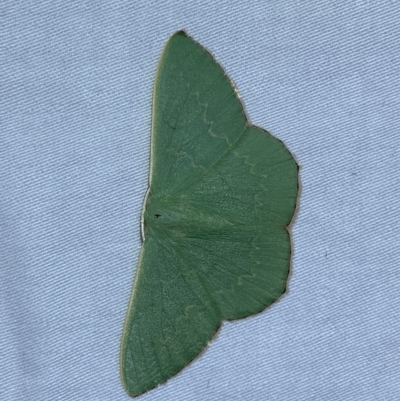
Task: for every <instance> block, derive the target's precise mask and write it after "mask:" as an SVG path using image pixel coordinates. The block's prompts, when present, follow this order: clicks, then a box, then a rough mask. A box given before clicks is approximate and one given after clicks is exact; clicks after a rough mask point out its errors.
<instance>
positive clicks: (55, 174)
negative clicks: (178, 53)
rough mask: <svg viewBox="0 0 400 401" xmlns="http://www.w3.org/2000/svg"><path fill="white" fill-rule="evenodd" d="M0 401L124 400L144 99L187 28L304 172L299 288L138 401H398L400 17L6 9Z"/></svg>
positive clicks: (173, 4) (297, 238)
mask: <svg viewBox="0 0 400 401" xmlns="http://www.w3.org/2000/svg"><path fill="white" fill-rule="evenodd" d="M1 18H2V19H1V29H2V31H3V34H2V38H3V39H2V56H1V67H2V73H1V91H2V94H1V97H0V101H1V145H0V146H1V176H0V177H1V211H0V212H1V216H0V223H1V230H2V231H1V248H0V252H1V254H0V264H1V270H0V280H1V282H0V286H1V287H0V366H1V374H0V399H1V400H4V401H14V400H15V401H28V400H29V401H38V400H40V401H47V400H49V401H50V400H51V401H53V400H63V401H82V400H85V401H91V400H93V401H103V400H104V401H109V400H113V401H116V400H128V399H130V398H129V397H128V396H127V395H126V394H125V392H124V390H123V388H122V386H121V383H120V378H119V366H118V363H119V360H118V358H119V343H120V336H121V331H122V325H123V321H124V317H125V312H126V308H127V303H128V298H129V294H130V291H131V285H132V281H133V276H134V271H135V268H136V263H137V257H138V252H139V249H140V234H139V218H140V210H141V207H142V200H143V197H144V193H145V190H146V186H147V178H148V167H149V145H150V142H149V141H150V122H151V110H150V107H151V90H152V84H153V80H154V74H155V68H156V64H157V62H158V59H159V56H160V52H161V50H162V47H163V45H164V44H165V42H166V40H167V39H168V37H169V36H170V35H172V34H173V33H174V32H175V31H177V30H179V29H186V30H187V32H188V33H189V34H190V35H191V36H193V37H194V38H195V39H196V40H198V41H199V42H200V43H202V44H203V45H204V46H206V47H207V48H208V49H209V50H210V51H211V52H212V53H213V54H214V56H215V57H216V59H217V60H218V61H219V62H220V63H221V64H222V66H223V67H224V68H225V69H226V71H227V72H228V73H229V75H230V77H231V78H232V79H233V80H234V81H235V83H236V84H237V86H238V89H239V91H240V94H241V96H242V98H243V101H244V103H245V105H246V109H247V112H248V115H249V118H250V120H251V121H252V122H253V123H254V124H256V125H259V126H261V127H263V128H265V129H268V130H270V131H271V132H272V133H273V134H275V135H276V136H277V137H279V138H280V139H281V140H283V141H284V142H285V143H286V144H287V146H288V147H289V149H290V150H291V151H292V152H293V154H294V155H295V156H296V158H297V160H298V162H299V164H300V165H301V170H300V172H301V182H302V193H301V198H300V204H299V208H298V214H297V219H296V221H295V223H294V225H293V231H292V232H293V245H294V255H293V265H292V276H291V279H290V282H289V292H288V293H287V294H286V295H285V296H284V297H282V298H281V300H280V301H279V302H277V303H276V304H274V305H273V306H272V307H271V308H269V309H268V310H266V311H265V312H263V313H261V314H259V315H257V316H255V317H252V318H248V319H244V320H241V321H237V322H232V323H225V324H224V325H223V327H222V329H221V330H220V332H219V334H218V336H217V337H216V338H215V339H214V340H213V341H212V343H211V346H210V347H209V348H208V349H207V350H206V351H205V352H204V353H203V354H202V355H201V356H200V358H198V359H197V360H196V361H195V362H193V363H192V364H191V365H190V366H188V367H187V368H186V369H185V370H184V371H182V372H181V373H180V374H179V375H178V376H176V377H175V378H173V379H171V380H170V381H168V382H167V383H166V384H165V385H162V386H160V387H159V388H157V389H156V390H153V391H151V392H149V393H147V394H146V395H144V396H143V397H142V398H141V399H143V400H149V401H156V400H160V401H161V400H162V401H169V400H171V401H172V400H173V401H187V400H190V401H197V400H198V401H211V400H213V401H214V400H229V401H232V400H245V401H246V400H249V401H250V400H251V401H252V400H256V401H258V400H285V401H286V400H291V401H292V400H293V401H303V400H304V401H310V400H335V401H337V400H341V401H350V400H355V401H359V400H363V401H368V400H371V401H372V400H374V401H376V400H382V401H383V400H384V401H389V400H400V386H399V378H400V263H399V262H400V246H399V240H400V229H399V218H400V207H399V201H400V178H399V177H400V47H399V46H400V23H399V21H400V3H399V2H398V1H394V0H393V1H389V0H388V1H384V0H382V1H379V2H378V1H377V2H374V1H368V0H364V1H362V0H359V1H352V2H344V1H343V2H340V1H320V0H318V1H278V0H277V1H272V0H271V1H266V0H259V1H243V2H241V1H226V0H224V1H181V2H178V1H172V0H166V1H163V2H161V1H144V0H141V1H137V0H135V1H128V0H121V1H113V0H107V1H106V0H98V1H89V0H88V1H83V0H82V1H39V0H31V1H28V0H25V1H15V0H12V1H9V0H6V1H4V0H3V2H2V17H1Z"/></svg>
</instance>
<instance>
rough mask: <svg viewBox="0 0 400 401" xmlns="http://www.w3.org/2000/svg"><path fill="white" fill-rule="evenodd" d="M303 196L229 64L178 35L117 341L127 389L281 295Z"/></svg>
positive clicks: (161, 83)
mask: <svg viewBox="0 0 400 401" xmlns="http://www.w3.org/2000/svg"><path fill="white" fill-rule="evenodd" d="M297 192H298V166H297V164H296V162H295V160H294V159H293V157H292V155H291V154H290V152H289V151H288V150H287V148H286V147H285V146H284V144H283V143H282V142H281V141H279V140H278V139H276V138H275V137H273V136H272V135H270V134H269V133H268V132H266V131H264V130H263V129H260V128H257V127H255V126H253V125H251V124H249V122H248V121H247V119H246V116H245V113H244V110H243V106H242V104H241V102H240V100H239V98H238V93H237V90H236V89H235V88H234V86H233V84H232V82H231V81H230V80H229V78H228V77H227V75H226V74H225V73H224V71H223V70H222V68H221V67H220V66H219V65H218V64H217V63H216V61H215V60H214V59H213V57H212V56H211V55H210V54H209V53H208V52H207V51H206V50H205V49H204V48H203V47H202V46H201V45H200V44H198V43H197V42H195V41H194V40H193V39H192V38H191V37H189V36H188V35H187V34H186V33H185V32H182V31H180V32H177V33H175V34H174V35H173V36H172V37H171V38H170V39H169V41H168V42H167V44H166V45H165V48H164V50H163V53H162V55H161V58H160V61H159V65H158V69H157V74H156V79H155V85H154V93H153V114H152V133H151V162H150V178H149V189H148V191H147V194H146V198H145V203H144V207H143V211H142V219H141V220H142V221H141V225H142V239H143V245H142V249H141V252H140V257H139V265H138V268H137V272H136V278H135V282H134V286H133V291H132V295H131V300H130V304H129V309H128V313H127V317H126V322H125V326H124V331H123V337H122V344H121V376H122V382H123V385H124V387H125V389H126V391H127V392H128V393H129V394H130V395H132V396H136V395H139V394H142V393H144V392H145V391H147V390H150V389H152V388H154V387H156V386H157V385H158V384H160V383H162V382H164V381H166V380H167V379H169V378H170V377H171V376H173V375H175V374H176V373H177V372H179V371H180V370H181V369H182V368H184V367H185V366H186V365H187V364H188V363H189V362H190V361H192V360H193V359H194V358H195V357H196V356H197V355H198V354H199V353H200V352H201V351H202V350H203V349H204V348H205V347H206V345H207V343H208V342H209V341H210V340H211V339H212V337H213V336H214V334H215V333H216V331H217V330H218V328H219V326H220V325H221V322H222V321H223V320H233V319H240V318H243V317H246V316H249V315H252V314H255V313H258V312H260V311H262V310H263V309H265V308H266V307H267V306H268V305H270V304H271V303H273V302H274V301H276V299H277V298H279V296H280V295H282V294H283V293H284V292H285V289H286V281H287V277H288V273H289V267H290V255H291V245H290V237H289V233H288V229H287V226H288V225H289V224H290V222H291V220H292V217H293V214H294V210H295V207H296V200H297Z"/></svg>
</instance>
